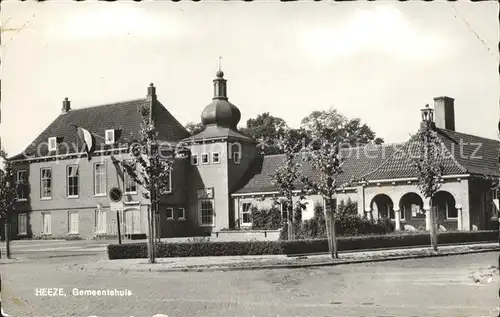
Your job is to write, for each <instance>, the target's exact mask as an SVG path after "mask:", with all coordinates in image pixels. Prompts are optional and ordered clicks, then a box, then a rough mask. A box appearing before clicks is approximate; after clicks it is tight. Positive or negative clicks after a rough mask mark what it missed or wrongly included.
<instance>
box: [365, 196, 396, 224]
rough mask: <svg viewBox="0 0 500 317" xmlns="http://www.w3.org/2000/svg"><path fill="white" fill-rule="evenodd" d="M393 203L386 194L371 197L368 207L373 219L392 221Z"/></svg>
mask: <svg viewBox="0 0 500 317" xmlns="http://www.w3.org/2000/svg"><path fill="white" fill-rule="evenodd" d="M393 206H394V203H393V202H392V199H391V197H389V196H387V195H386V194H378V195H376V196H375V197H373V199H372V201H371V203H370V207H371V209H372V215H373V218H374V219H380V218H389V217H390V219H394V210H393V209H392V208H393Z"/></svg>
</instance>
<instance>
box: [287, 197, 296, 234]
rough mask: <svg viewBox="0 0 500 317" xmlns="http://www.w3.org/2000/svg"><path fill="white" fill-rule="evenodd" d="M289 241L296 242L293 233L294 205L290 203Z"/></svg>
mask: <svg viewBox="0 0 500 317" xmlns="http://www.w3.org/2000/svg"><path fill="white" fill-rule="evenodd" d="M287 228H288V241H292V240H295V234H294V232H293V204H292V203H291V202H290V203H289V204H288V226H287Z"/></svg>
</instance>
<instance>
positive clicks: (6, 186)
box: [0, 149, 27, 258]
mask: <svg viewBox="0 0 500 317" xmlns="http://www.w3.org/2000/svg"><path fill="white" fill-rule="evenodd" d="M0 158H1V159H2V161H3V170H2V169H1V168H0V218H1V219H2V220H3V221H4V224H6V226H5V229H6V231H5V243H6V251H7V257H8V258H9V257H10V246H9V243H10V242H9V234H10V232H9V229H10V222H11V217H12V210H13V208H14V206H15V204H16V202H17V197H18V193H19V192H20V191H21V190H24V189H25V187H26V186H27V183H26V182H25V181H24V180H20V182H16V183H15V184H14V170H13V168H12V163H11V162H10V161H9V160H8V159H7V153H6V152H5V151H4V150H3V149H0Z"/></svg>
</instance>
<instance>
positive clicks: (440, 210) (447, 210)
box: [432, 190, 458, 224]
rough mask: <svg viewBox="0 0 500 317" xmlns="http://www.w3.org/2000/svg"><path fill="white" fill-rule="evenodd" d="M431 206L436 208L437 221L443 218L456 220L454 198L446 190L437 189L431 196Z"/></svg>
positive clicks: (456, 211) (456, 212) (456, 213)
mask: <svg viewBox="0 0 500 317" xmlns="http://www.w3.org/2000/svg"><path fill="white" fill-rule="evenodd" d="M432 207H435V208H436V212H437V213H436V215H437V219H438V223H440V224H442V223H443V220H457V218H458V210H457V208H455V198H454V197H453V195H452V194H450V193H449V192H447V191H444V190H442V191H438V192H437V193H436V194H435V195H434V197H432Z"/></svg>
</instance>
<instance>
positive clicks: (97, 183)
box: [94, 163, 106, 196]
mask: <svg viewBox="0 0 500 317" xmlns="http://www.w3.org/2000/svg"><path fill="white" fill-rule="evenodd" d="M94 195H96V196H106V165H105V164H104V163H95V164H94Z"/></svg>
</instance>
